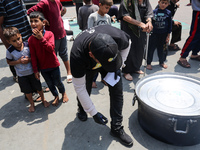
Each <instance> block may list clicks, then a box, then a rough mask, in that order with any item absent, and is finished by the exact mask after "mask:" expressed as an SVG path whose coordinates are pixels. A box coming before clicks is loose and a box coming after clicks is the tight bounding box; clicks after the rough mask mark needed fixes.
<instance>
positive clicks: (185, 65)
mask: <svg viewBox="0 0 200 150" xmlns="http://www.w3.org/2000/svg"><path fill="white" fill-rule="evenodd" d="M177 63H178V64H179V65H180V66H182V67H184V68H190V64H189V63H188V62H187V60H179V61H178V62H177Z"/></svg>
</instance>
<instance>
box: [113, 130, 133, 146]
mask: <svg viewBox="0 0 200 150" xmlns="http://www.w3.org/2000/svg"><path fill="white" fill-rule="evenodd" d="M110 134H111V135H112V136H114V137H117V138H119V139H120V140H121V143H122V144H124V145H126V146H132V145H133V140H132V138H131V137H130V136H129V135H128V134H126V132H125V131H124V129H123V127H121V128H120V129H118V130H113V129H111V131H110Z"/></svg>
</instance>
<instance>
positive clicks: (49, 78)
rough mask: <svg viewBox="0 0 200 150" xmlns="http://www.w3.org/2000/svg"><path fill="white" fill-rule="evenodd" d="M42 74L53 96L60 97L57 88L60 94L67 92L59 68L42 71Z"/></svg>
mask: <svg viewBox="0 0 200 150" xmlns="http://www.w3.org/2000/svg"><path fill="white" fill-rule="evenodd" d="M41 74H42V76H43V78H44V80H45V81H46V83H47V85H48V87H49V89H50V91H51V93H52V94H53V96H58V91H57V89H56V87H57V88H58V90H59V92H60V93H64V92H65V87H64V84H63V83H62V81H61V76H60V69H59V67H56V68H51V69H45V70H41Z"/></svg>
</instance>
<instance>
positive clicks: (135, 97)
mask: <svg viewBox="0 0 200 150" xmlns="http://www.w3.org/2000/svg"><path fill="white" fill-rule="evenodd" d="M137 100H138V97H137V95H136V92H135V90H134V96H133V102H132V105H133V106H134V105H135V101H137Z"/></svg>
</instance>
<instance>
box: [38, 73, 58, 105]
mask: <svg viewBox="0 0 200 150" xmlns="http://www.w3.org/2000/svg"><path fill="white" fill-rule="evenodd" d="M41 74H42V76H43V78H44V80H45V82H46V83H47V85H48V87H49V89H50V91H51V93H52V95H53V96H54V101H53V103H52V105H54V106H57V104H58V101H59V96H58V91H57V89H56V87H55V84H54V81H53V78H52V76H51V71H46V72H45V71H41Z"/></svg>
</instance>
